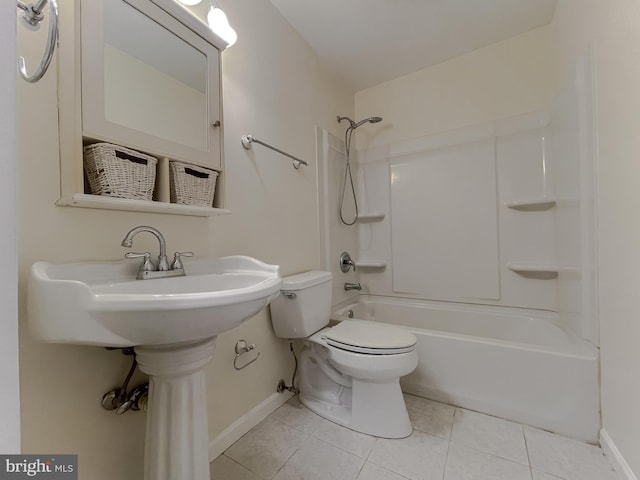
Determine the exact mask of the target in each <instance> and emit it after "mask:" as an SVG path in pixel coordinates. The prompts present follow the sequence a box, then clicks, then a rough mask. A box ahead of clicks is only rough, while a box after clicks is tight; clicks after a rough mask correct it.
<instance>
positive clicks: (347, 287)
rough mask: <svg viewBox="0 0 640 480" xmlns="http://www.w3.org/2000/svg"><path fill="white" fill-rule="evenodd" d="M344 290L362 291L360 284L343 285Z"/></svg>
mask: <svg viewBox="0 0 640 480" xmlns="http://www.w3.org/2000/svg"><path fill="white" fill-rule="evenodd" d="M344 289H345V290H347V291H349V290H362V285H360V282H358V283H349V282H347V283H345V284H344Z"/></svg>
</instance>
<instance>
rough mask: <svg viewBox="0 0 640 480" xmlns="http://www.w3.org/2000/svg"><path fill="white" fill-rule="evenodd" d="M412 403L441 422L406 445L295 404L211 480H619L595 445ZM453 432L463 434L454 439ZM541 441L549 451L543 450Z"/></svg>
mask: <svg viewBox="0 0 640 480" xmlns="http://www.w3.org/2000/svg"><path fill="white" fill-rule="evenodd" d="M405 397H406V403H407V405H409V406H411V408H413V409H414V411H416V412H423V413H424V414H425V417H423V419H424V418H427V417H429V416H430V417H431V419H432V420H433V422H428V421H426V420H425V421H424V422H423V423H422V424H421V426H422V427H424V430H423V429H422V428H419V426H418V425H419V424H418V423H414V433H413V434H412V435H411V436H410V437H408V438H405V439H401V440H388V439H381V438H375V437H371V436H368V435H364V434H361V433H357V432H353V431H351V430H349V429H346V428H344V427H341V426H339V425H335V424H333V423H331V422H329V421H327V420H324V419H320V418H319V417H318V416H316V415H314V414H313V413H311V412H309V411H308V410H306V409H305V407H303V406H302V405H300V403H299V401H298V400H297V399H296V398H292V399H291V400H290V401H289V402H288V403H287V404H285V405H283V406H282V407H281V408H280V409H279V410H278V411H276V412H274V413H273V414H272V415H271V416H270V417H269V419H268V420H266V421H265V422H263V423H262V424H261V425H259V426H257V427H256V428H254V429H253V430H252V431H250V432H249V433H248V434H247V435H245V436H244V437H243V438H242V439H241V440H240V441H238V442H237V443H236V445H234V446H233V447H232V448H230V449H229V450H227V452H225V454H223V455H221V456H219V457H218V458H217V459H216V460H215V461H214V462H213V463H212V464H211V478H212V480H271V479H275V480H284V479H291V480H299V479H300V478H305V479H306V480H325V479H326V478H328V477H329V475H333V476H332V477H331V478H337V479H340V480H407V479H408V480H432V479H433V480H468V479H473V480H574V479H575V478H577V477H576V476H575V473H574V472H580V475H581V476H580V477H579V478H580V480H615V479H616V478H617V477H615V473H614V472H613V471H612V469H611V466H610V465H609V464H608V461H607V458H606V457H605V456H603V454H602V450H600V449H599V448H597V447H594V446H592V445H586V444H583V443H581V442H579V441H576V440H570V439H567V438H564V437H560V436H558V435H553V434H549V433H547V432H543V431H541V430H537V429H535V428H531V427H523V426H522V425H520V424H517V423H513V422H509V421H507V420H503V419H500V418H496V417H491V416H488V415H483V414H479V413H476V412H472V411H468V410H463V409H460V408H457V409H456V408H454V407H452V406H450V405H445V404H440V403H437V402H433V401H429V400H426V399H423V398H420V397H415V396H412V395H406V396H405ZM305 410H306V411H305ZM454 411H455V415H454V414H453V412H454ZM436 412H437V413H438V414H437V415H429V413H436ZM444 412H447V414H446V415H443V413H444ZM449 414H450V415H449ZM412 418H413V417H412ZM436 424H439V425H440V427H439V428H440V432H441V434H435V435H434V434H430V433H427V431H425V430H431V431H432V430H433V427H434V425H436ZM446 425H448V427H445V428H442V427H443V426H446ZM454 425H455V426H454ZM452 427H453V428H455V432H454V435H453V436H452V437H451V438H449V436H450V433H451V429H452ZM525 438H526V442H525ZM540 439H542V440H543V442H544V443H545V445H546V448H547V449H546V450H544V449H542V448H540V445H539V440H540ZM295 442H297V444H295V445H294V443H295ZM510 443H511V444H510ZM283 449H284V450H286V452H284V454H283ZM287 455H288V457H287ZM285 457H286V458H285ZM514 458H517V459H518V460H514ZM612 475H613V476H612Z"/></svg>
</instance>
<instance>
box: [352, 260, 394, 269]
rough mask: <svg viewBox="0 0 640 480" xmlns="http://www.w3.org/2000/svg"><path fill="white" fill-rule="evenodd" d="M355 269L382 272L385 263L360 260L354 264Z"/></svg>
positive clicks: (385, 265) (385, 266)
mask: <svg viewBox="0 0 640 480" xmlns="http://www.w3.org/2000/svg"><path fill="white" fill-rule="evenodd" d="M356 267H357V268H360V269H362V270H384V269H385V268H387V262H386V261H384V260H361V261H359V262H356Z"/></svg>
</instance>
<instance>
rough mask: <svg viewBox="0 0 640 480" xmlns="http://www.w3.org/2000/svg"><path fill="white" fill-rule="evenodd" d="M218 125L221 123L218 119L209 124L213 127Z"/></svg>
mask: <svg viewBox="0 0 640 480" xmlns="http://www.w3.org/2000/svg"><path fill="white" fill-rule="evenodd" d="M220 125H221V123H220V120H216V121H215V122H213V123H212V124H211V126H212V127H213V128H218V127H219V126H220Z"/></svg>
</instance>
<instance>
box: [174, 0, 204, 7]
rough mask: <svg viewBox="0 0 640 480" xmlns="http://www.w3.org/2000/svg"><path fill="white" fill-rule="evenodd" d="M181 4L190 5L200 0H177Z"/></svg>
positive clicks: (196, 3)
mask: <svg viewBox="0 0 640 480" xmlns="http://www.w3.org/2000/svg"><path fill="white" fill-rule="evenodd" d="M178 1H179V2H180V3H182V4H183V5H189V6H190V7H192V6H194V5H198V4H199V3H200V2H201V1H202V0H178Z"/></svg>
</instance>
